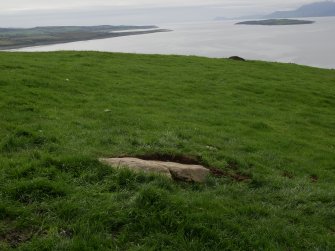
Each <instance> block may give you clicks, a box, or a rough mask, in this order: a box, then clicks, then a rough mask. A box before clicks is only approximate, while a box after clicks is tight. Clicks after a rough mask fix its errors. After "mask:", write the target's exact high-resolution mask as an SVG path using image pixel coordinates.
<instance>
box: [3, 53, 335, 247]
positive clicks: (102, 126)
mask: <svg viewBox="0 0 335 251" xmlns="http://www.w3.org/2000/svg"><path fill="white" fill-rule="evenodd" d="M334 129H335V71H332V70H322V69H316V68H309V67H303V66H297V65H292V64H275V63H265V62H235V61H229V60H224V59H206V58H197V57H177V56H146V55H131V54H110V53H93V52H85V53H84V52H83V53H80V52H58V53H31V54H30V53H0V250H11V249H18V250H107V249H111V250H334V249H335V130H334ZM120 155H127V156H138V155H152V156H158V157H162V156H171V158H172V157H173V156H177V157H181V156H188V157H193V158H197V159H198V160H199V162H201V163H202V164H204V165H206V166H210V167H216V168H220V169H222V170H223V171H224V173H225V174H226V175H224V176H223V177H210V178H209V179H208V181H207V182H206V184H201V185H199V184H186V183H180V182H173V181H169V180H167V179H165V178H162V177H158V176H150V175H144V174H134V173H131V172H130V171H116V170H113V169H111V168H109V167H107V166H104V165H102V164H100V163H99V162H98V161H97V158H98V157H105V156H120Z"/></svg>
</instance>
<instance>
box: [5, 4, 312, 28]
mask: <svg viewBox="0 0 335 251" xmlns="http://www.w3.org/2000/svg"><path fill="white" fill-rule="evenodd" d="M314 1H315V0H314ZM314 1H313V0H206V1H204V0H56V1H55V0H0V26H1V27H11V26H36V25H97V24H161V23H173V22H182V21H186V22H187V21H204V20H212V19H213V18H215V17H217V16H225V17H236V16H242V15H253V14H266V13H269V12H272V11H275V10H286V9H292V8H296V7H299V6H300V5H302V4H305V3H311V2H314Z"/></svg>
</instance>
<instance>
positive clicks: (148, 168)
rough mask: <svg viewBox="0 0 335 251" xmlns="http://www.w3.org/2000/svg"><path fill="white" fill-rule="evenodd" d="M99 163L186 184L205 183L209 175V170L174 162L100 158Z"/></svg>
mask: <svg viewBox="0 0 335 251" xmlns="http://www.w3.org/2000/svg"><path fill="white" fill-rule="evenodd" d="M99 161H100V162H102V163H103V164H106V165H109V166H112V167H117V168H129V169H131V170H134V171H137V172H140V171H144V172H149V173H158V174H161V175H164V176H166V177H168V178H170V179H175V180H182V181H188V182H200V183H202V182H205V181H206V178H207V176H208V175H209V174H210V170H209V169H208V168H205V167H203V166H200V165H186V164H180V163H175V162H164V161H156V160H142V159H138V158H101V159H99Z"/></svg>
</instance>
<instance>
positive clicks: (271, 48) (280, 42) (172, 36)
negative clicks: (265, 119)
mask: <svg viewBox="0 0 335 251" xmlns="http://www.w3.org/2000/svg"><path fill="white" fill-rule="evenodd" d="M308 20H315V21H316V23H315V24H310V25H291V26H248V25H234V23H235V21H223V22H207V23H187V24H170V25H164V26H161V28H167V29H172V30H173V31H172V32H167V33H155V34H146V35H137V36H127V37H118V38H108V39H101V40H91V41H83V42H74V43H67V44H57V45H48V46H39V47H31V48H24V49H20V50H19V51H58V50H84V51H87V50H89V51H92V50H93V51H108V52H131V53H148V54H179V55H197V56H206V57H214V58H221V57H229V56H235V55H237V56H241V57H244V58H247V59H257V60H266V61H276V62H288V63H297V64H303V65H310V66H316V67H322V68H334V69H335V17H332V18H309V19H308Z"/></svg>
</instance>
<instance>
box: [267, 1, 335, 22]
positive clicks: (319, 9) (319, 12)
mask: <svg viewBox="0 0 335 251" xmlns="http://www.w3.org/2000/svg"><path fill="white" fill-rule="evenodd" d="M328 16H335V2H333V1H326V2H318V3H312V4H307V5H303V6H301V7H300V8H298V9H296V10H291V11H277V12H274V13H272V14H270V15H267V16H265V17H264V18H296V17H328Z"/></svg>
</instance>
